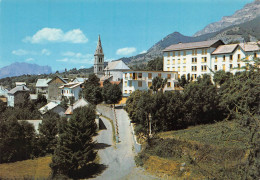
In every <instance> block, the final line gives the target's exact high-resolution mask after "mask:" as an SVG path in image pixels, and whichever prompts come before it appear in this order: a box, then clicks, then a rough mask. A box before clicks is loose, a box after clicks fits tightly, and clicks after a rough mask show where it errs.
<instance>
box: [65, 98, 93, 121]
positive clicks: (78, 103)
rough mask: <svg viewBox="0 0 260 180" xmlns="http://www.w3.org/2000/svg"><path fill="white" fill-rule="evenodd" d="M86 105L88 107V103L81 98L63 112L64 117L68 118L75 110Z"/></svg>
mask: <svg viewBox="0 0 260 180" xmlns="http://www.w3.org/2000/svg"><path fill="white" fill-rule="evenodd" d="M87 105H88V102H87V101H86V100H85V99H84V98H81V99H79V100H77V101H76V102H75V103H74V104H73V105H72V106H69V107H68V109H67V110H66V111H65V115H66V116H67V117H70V116H71V115H72V114H73V111H74V110H75V109H76V108H79V107H84V106H87Z"/></svg>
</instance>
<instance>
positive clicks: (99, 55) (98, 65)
mask: <svg viewBox="0 0 260 180" xmlns="http://www.w3.org/2000/svg"><path fill="white" fill-rule="evenodd" d="M94 57H95V59H94V73H95V75H96V76H98V77H101V76H103V75H104V53H103V49H102V45H101V39H100V35H99V36H98V43H97V49H96V52H95V55H94Z"/></svg>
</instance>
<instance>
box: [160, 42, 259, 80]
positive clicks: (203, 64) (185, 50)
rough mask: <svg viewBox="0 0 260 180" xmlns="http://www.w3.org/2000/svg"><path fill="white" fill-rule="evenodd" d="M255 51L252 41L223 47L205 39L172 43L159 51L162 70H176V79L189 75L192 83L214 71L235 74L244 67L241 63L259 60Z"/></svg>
mask: <svg viewBox="0 0 260 180" xmlns="http://www.w3.org/2000/svg"><path fill="white" fill-rule="evenodd" d="M259 50H260V48H259V44H258V43H256V42H249V43H240V44H229V45H225V44H224V43H223V42H222V41H221V40H209V41H201V42H192V43H179V44H173V45H171V46H169V47H167V48H165V49H164V50H163V70H164V71H178V74H179V77H178V78H180V77H181V76H182V75H185V76H186V78H188V74H189V75H190V77H191V78H192V79H193V80H195V79H197V77H199V76H203V74H210V75H213V72H214V71H218V70H224V71H230V72H232V73H236V72H237V71H239V69H240V67H242V66H244V65H246V64H244V62H241V60H242V59H243V58H245V59H247V60H252V59H253V58H256V57H260V54H259V53H260V51H259ZM251 63H252V62H251ZM212 71H213V72H212Z"/></svg>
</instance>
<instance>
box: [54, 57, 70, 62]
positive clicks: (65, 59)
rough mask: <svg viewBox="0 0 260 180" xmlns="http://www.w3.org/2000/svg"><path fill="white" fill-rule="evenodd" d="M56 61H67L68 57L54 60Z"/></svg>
mask: <svg viewBox="0 0 260 180" xmlns="http://www.w3.org/2000/svg"><path fill="white" fill-rule="evenodd" d="M56 61H59V62H68V61H69V59H68V58H63V59H58V60H56Z"/></svg>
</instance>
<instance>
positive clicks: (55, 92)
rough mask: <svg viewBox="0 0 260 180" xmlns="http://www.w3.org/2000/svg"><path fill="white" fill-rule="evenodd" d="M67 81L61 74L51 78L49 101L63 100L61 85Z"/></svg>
mask: <svg viewBox="0 0 260 180" xmlns="http://www.w3.org/2000/svg"><path fill="white" fill-rule="evenodd" d="M66 83H67V81H65V80H64V79H62V78H61V77H59V76H55V77H54V78H53V79H52V80H50V81H49V82H48V83H47V84H48V96H47V99H48V101H54V100H61V91H60V89H59V87H60V86H62V85H63V84H66Z"/></svg>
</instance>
